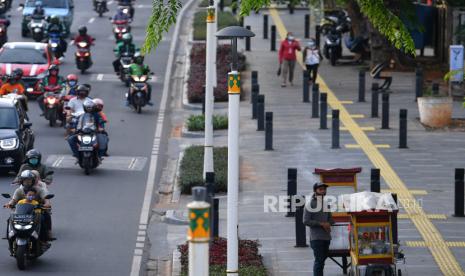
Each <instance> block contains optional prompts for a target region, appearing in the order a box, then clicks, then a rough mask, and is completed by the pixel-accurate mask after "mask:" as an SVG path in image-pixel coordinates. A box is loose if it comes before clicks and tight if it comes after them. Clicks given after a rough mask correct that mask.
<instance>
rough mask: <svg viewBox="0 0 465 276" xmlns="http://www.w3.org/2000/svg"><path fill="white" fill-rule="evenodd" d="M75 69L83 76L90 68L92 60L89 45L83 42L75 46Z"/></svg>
mask: <svg viewBox="0 0 465 276" xmlns="http://www.w3.org/2000/svg"><path fill="white" fill-rule="evenodd" d="M76 47H77V51H76V67H77V69H79V70H81V73H82V74H84V73H85V71H86V70H87V69H89V68H90V67H91V66H92V58H91V54H90V45H89V43H87V42H85V41H81V42H79V43H77V44H76Z"/></svg>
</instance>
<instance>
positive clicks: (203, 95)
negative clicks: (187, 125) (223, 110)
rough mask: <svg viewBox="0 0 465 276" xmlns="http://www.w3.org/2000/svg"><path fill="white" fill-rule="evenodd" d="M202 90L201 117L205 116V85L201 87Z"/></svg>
mask: <svg viewBox="0 0 465 276" xmlns="http://www.w3.org/2000/svg"><path fill="white" fill-rule="evenodd" d="M202 89H203V94H202V115H205V95H206V92H207V89H206V87H205V85H203V86H202Z"/></svg>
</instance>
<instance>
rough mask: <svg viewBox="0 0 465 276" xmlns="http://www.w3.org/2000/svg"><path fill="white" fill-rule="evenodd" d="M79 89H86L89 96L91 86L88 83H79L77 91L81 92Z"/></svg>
mask: <svg viewBox="0 0 465 276" xmlns="http://www.w3.org/2000/svg"><path fill="white" fill-rule="evenodd" d="M79 91H84V92H86V97H87V96H89V92H90V88H89V86H88V85H85V84H80V85H78V87H77V88H76V93H77V94H79Z"/></svg>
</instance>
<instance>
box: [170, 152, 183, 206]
mask: <svg viewBox="0 0 465 276" xmlns="http://www.w3.org/2000/svg"><path fill="white" fill-rule="evenodd" d="M183 157H184V149H183V150H182V151H181V152H180V153H179V157H178V162H177V165H176V175H175V177H174V184H173V193H172V195H171V203H178V202H179V200H180V199H181V190H180V189H179V166H180V165H181V160H182V158H183Z"/></svg>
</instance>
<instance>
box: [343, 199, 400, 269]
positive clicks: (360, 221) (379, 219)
mask: <svg viewBox="0 0 465 276" xmlns="http://www.w3.org/2000/svg"><path fill="white" fill-rule="evenodd" d="M341 201H342V203H343V207H344V209H345V210H346V212H347V214H349V215H350V226H349V241H350V257H351V260H352V263H351V267H350V269H349V275H352V276H371V275H382V276H400V275H401V271H400V269H399V270H398V269H397V268H396V260H397V258H398V256H399V255H398V254H397V248H396V246H397V245H394V244H393V242H392V227H393V226H392V216H393V215H396V214H397V211H398V207H397V204H396V202H395V201H394V199H393V197H392V195H391V194H387V193H386V194H381V193H372V192H361V193H354V194H345V195H342V196H341Z"/></svg>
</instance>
